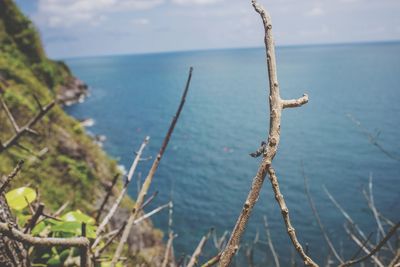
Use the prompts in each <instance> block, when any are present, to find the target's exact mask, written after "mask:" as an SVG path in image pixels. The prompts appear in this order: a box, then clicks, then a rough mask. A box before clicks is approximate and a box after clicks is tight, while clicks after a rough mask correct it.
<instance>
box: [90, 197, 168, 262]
mask: <svg viewBox="0 0 400 267" xmlns="http://www.w3.org/2000/svg"><path fill="white" fill-rule="evenodd" d="M169 205H170V203H167V204H165V205H162V206H160V207H158V208H156V209H154V210H152V211H150V212H149V213H146V214H145V215H143V216H142V217H140V218H138V219H136V220H134V221H133V222H132V223H131V224H129V221H128V222H127V224H126V226H125V229H124V231H123V233H122V237H121V239H120V241H119V243H118V247H120V246H121V247H123V246H124V245H125V243H126V241H127V240H128V236H129V233H130V230H131V229H128V227H130V228H132V226H134V225H136V224H138V223H140V222H142V221H144V220H146V219H148V218H150V217H151V216H153V215H154V214H156V213H158V212H160V211H162V210H163V209H165V208H167V207H169ZM92 247H95V246H94V245H93V246H92ZM118 254H119V255H118ZM120 255H121V252H119V251H118V249H117V250H116V251H115V253H114V257H113V259H115V258H116V261H115V264H116V262H118V260H119V258H120ZM111 265H112V262H111ZM114 266H115V265H114Z"/></svg>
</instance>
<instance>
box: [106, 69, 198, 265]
mask: <svg viewBox="0 0 400 267" xmlns="http://www.w3.org/2000/svg"><path fill="white" fill-rule="evenodd" d="M192 72H193V68H192V67H190V69H189V76H188V79H187V82H186V86H185V90H184V91H183V95H182V98H181V101H180V103H179V107H178V110H177V112H176V114H175V116H174V117H173V119H172V122H171V125H170V127H169V129H168V132H167V135H166V136H165V138H164V141H163V143H162V145H161V148H160V151H159V152H158V155H157V157H156V158H155V159H154V162H153V165H152V166H151V168H150V171H149V173H148V175H147V177H146V179H145V181H144V182H143V186H142V188H141V189H140V192H139V194H138V197H137V199H136V203H135V207H134V209H133V211H132V213H131V215H130V217H129V219H128V224H127V227H126V228H125V230H124V233H123V234H122V238H121V242H120V243H119V245H118V247H117V250H116V252H115V255H114V258H113V259H112V262H111V267H114V266H115V264H116V263H117V261H118V259H119V257H120V255H121V253H122V249H123V246H124V244H125V243H126V238H128V235H129V231H130V229H131V228H132V224H133V222H134V220H135V219H136V218H137V217H138V215H139V212H140V208H141V206H142V204H143V201H144V198H145V197H146V195H147V191H148V190H149V188H150V185H151V183H152V181H153V177H154V174H155V173H156V171H157V169H158V166H159V164H160V161H161V159H162V157H163V155H164V152H165V150H166V149H167V146H168V143H169V140H170V138H171V135H172V133H173V131H174V129H175V125H176V123H177V121H178V119H179V115H180V114H181V111H182V109H183V105H184V104H185V100H186V95H187V93H188V90H189V85H190V81H191V79H192ZM124 239H125V240H124Z"/></svg>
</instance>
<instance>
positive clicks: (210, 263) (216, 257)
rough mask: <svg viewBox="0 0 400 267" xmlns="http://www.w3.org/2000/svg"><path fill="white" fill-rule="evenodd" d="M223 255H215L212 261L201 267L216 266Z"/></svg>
mask: <svg viewBox="0 0 400 267" xmlns="http://www.w3.org/2000/svg"><path fill="white" fill-rule="evenodd" d="M221 254H222V253H218V254H217V255H215V256H214V257H212V258H211V259H209V260H208V261H207V262H206V263H204V264H203V265H201V267H211V266H214V265H215V264H217V263H218V262H219V260H220V258H221Z"/></svg>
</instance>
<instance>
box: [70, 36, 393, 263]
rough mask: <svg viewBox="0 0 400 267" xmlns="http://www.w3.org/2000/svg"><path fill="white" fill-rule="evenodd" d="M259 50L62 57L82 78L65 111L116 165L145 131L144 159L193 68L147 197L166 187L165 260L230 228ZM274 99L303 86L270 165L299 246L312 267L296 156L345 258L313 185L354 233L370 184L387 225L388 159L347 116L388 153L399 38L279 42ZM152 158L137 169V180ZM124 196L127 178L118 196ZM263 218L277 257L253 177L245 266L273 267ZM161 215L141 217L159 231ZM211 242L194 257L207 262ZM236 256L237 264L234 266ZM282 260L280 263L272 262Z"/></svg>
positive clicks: (251, 127) (279, 227) (279, 233)
mask: <svg viewBox="0 0 400 267" xmlns="http://www.w3.org/2000/svg"><path fill="white" fill-rule="evenodd" d="M264 55H265V51H264V49H261V48H260V49H236V50H215V51H197V52H180V53H161V54H147V55H124V56H107V57H92V58H79V59H69V60H67V63H68V64H69V66H70V67H71V68H72V70H73V72H74V73H75V74H76V75H77V76H78V77H80V78H81V79H83V80H84V81H85V82H87V83H88V84H89V85H90V88H91V90H90V91H91V96H90V97H89V98H88V99H87V101H86V102H85V103H83V104H80V105H74V106H72V107H68V108H67V112H68V113H69V114H71V115H73V116H74V117H77V118H93V119H94V120H95V122H96V123H95V125H94V126H93V127H92V128H89V129H88V131H90V132H92V133H94V134H102V135H106V136H107V141H106V142H105V144H104V148H105V149H106V151H107V152H109V154H110V155H112V156H113V157H115V158H117V159H118V160H119V161H120V163H121V164H123V165H124V166H126V168H128V167H129V166H130V163H131V161H132V160H133V157H134V151H135V150H136V149H137V148H138V147H139V146H140V144H141V142H142V140H143V138H144V137H145V136H146V135H150V136H151V141H150V145H149V147H148V149H147V150H146V152H145V155H146V156H153V157H154V156H155V155H156V153H157V151H158V149H159V147H160V145H161V142H162V139H163V137H164V135H165V133H166V131H167V129H168V126H169V123H170V120H171V118H172V116H173V115H174V113H175V110H176V108H177V105H178V102H179V99H180V96H181V93H182V89H183V87H184V84H185V81H186V79H187V73H188V69H189V66H193V67H194V72H193V79H192V84H191V88H190V91H189V95H188V98H187V102H186V105H185V107H184V110H183V112H182V115H181V118H180V120H179V122H178V124H177V127H176V130H175V132H174V134H173V137H172V139H171V142H170V145H169V147H168V149H167V152H166V154H165V156H164V158H163V160H162V162H161V165H160V167H159V170H158V172H157V174H156V176H155V180H154V183H153V185H152V187H151V191H152V192H153V191H155V190H159V191H160V193H159V196H158V197H157V200H156V201H155V202H154V203H153V204H152V206H151V207H148V210H150V209H152V208H154V207H156V206H157V205H160V204H163V203H166V202H167V201H168V200H169V198H170V194H171V190H172V191H173V196H172V197H173V201H174V204H175V207H174V225H173V228H174V231H175V232H176V233H178V234H179V237H178V238H177V239H176V240H175V251H176V255H177V257H179V255H181V254H182V253H186V254H191V253H192V252H193V250H194V249H195V247H196V245H197V243H198V241H199V240H200V238H201V236H202V235H203V234H204V233H206V232H207V230H208V229H209V228H210V227H215V229H216V231H217V233H218V235H222V233H223V232H224V231H225V230H229V231H230V230H231V229H232V227H233V226H234V224H235V221H236V218H237V216H238V214H239V212H240V210H241V208H242V204H243V202H244V200H245V198H246V196H247V193H248V190H249V188H250V184H251V180H252V178H253V176H254V175H255V173H256V170H257V167H258V164H259V163H260V159H253V158H251V157H250V156H249V155H248V153H249V152H253V151H254V150H255V149H257V147H258V146H259V144H260V142H261V141H262V140H264V139H265V138H266V136H267V130H268V125H269V124H268V123H269V115H268V105H267V76H266V66H265V61H264ZM277 60H278V76H279V82H280V87H281V95H282V97H283V98H295V97H299V96H301V95H302V94H303V92H307V93H308V94H309V96H310V102H309V103H308V104H307V105H305V106H303V107H302V108H297V109H289V110H285V111H284V114H283V119H282V129H281V132H282V135H281V144H280V147H279V151H278V154H277V156H276V158H275V161H274V165H275V168H276V171H277V175H278V177H279V180H280V183H281V190H282V192H283V194H284V196H285V199H286V201H287V204H288V206H289V209H290V212H291V216H292V220H293V223H294V226H295V228H296V230H297V233H298V237H299V239H300V241H301V242H303V243H304V244H305V243H308V247H309V250H310V251H311V255H312V256H314V257H315V258H316V259H317V260H318V261H320V262H321V261H322V260H323V259H324V258H325V256H326V255H327V251H328V250H327V248H326V246H325V243H324V241H323V237H322V235H321V234H320V232H319V229H318V226H317V225H316V222H315V220H314V218H313V216H312V213H311V210H310V207H309V204H308V202H307V198H306V196H305V193H304V182H303V176H302V167H301V166H302V162H303V163H304V167H305V171H306V174H307V176H308V177H309V184H310V190H311V193H312V196H313V198H314V200H315V202H316V206H317V208H318V210H319V212H320V215H321V220H322V221H323V223H324V225H325V227H326V228H327V229H328V232H329V234H330V236H331V237H332V239H333V241H334V243H335V245H336V246H337V248H338V249H340V248H342V250H343V253H344V254H345V255H346V256H347V257H350V256H351V255H353V253H354V246H353V244H352V243H351V241H350V240H349V239H348V238H347V237H346V235H345V232H344V230H343V223H344V218H343V217H342V216H341V214H340V213H339V212H338V211H337V210H336V209H335V208H334V206H333V205H332V203H331V202H330V201H329V199H328V197H327V196H326V194H325V193H324V191H323V190H322V187H323V185H325V186H326V187H327V188H328V190H329V191H330V192H331V193H332V194H333V195H334V196H335V197H336V199H337V200H338V202H339V203H340V204H341V205H342V206H343V207H344V208H345V209H346V210H347V211H348V212H349V213H351V215H352V216H353V219H354V220H355V221H356V222H357V223H358V224H359V225H360V227H361V228H362V229H363V230H364V232H366V233H370V232H376V225H375V222H374V220H373V216H372V215H371V213H370V211H369V210H368V208H367V204H366V201H365V199H364V197H363V194H362V189H363V188H364V187H366V186H367V185H368V177H369V176H370V174H372V176H373V181H374V184H373V185H374V187H373V189H374V196H375V202H376V206H377V207H378V209H379V210H380V211H381V212H382V213H383V214H384V215H385V216H387V217H389V218H391V219H393V220H399V218H400V204H399V203H400V162H399V161H396V160H393V159H391V158H389V157H387V156H386V155H385V154H383V153H382V152H381V151H380V150H379V149H377V148H376V147H375V146H373V145H371V144H370V143H369V141H368V138H367V137H366V136H365V135H364V134H363V132H362V130H361V129H360V128H358V127H357V126H356V125H355V124H354V123H353V122H352V121H351V120H350V119H349V118H348V117H347V116H346V115H347V114H351V115H352V116H354V117H355V118H357V120H359V121H360V122H361V123H362V125H363V127H365V128H366V129H367V130H368V131H370V132H371V133H372V134H374V133H376V132H377V131H380V135H379V139H378V141H379V143H380V144H381V145H382V147H384V148H385V149H386V150H387V151H389V152H390V153H392V154H394V155H397V156H398V157H400V138H399V134H400V105H399V101H400V43H382V44H357V45H334V46H308V47H282V48H278V49H277ZM150 165H151V161H148V162H144V163H143V164H141V165H140V167H139V171H140V172H142V173H143V177H145V176H146V174H147V170H148V169H149V167H150ZM136 193H137V189H136V183H135V182H133V183H132V185H131V188H130V194H131V195H132V196H135V195H136ZM263 215H267V216H268V218H269V223H270V227H271V231H272V238H273V241H274V243H275V247H276V248H277V251H278V252H279V254H280V257H281V261H282V262H288V260H289V258H290V250H291V245H290V242H289V238H288V236H287V235H286V232H285V229H284V227H283V221H282V217H281V215H280V212H279V209H278V207H277V203H276V202H275V199H274V196H273V192H272V189H271V186H270V183H269V180H266V183H265V185H264V188H263V190H262V194H261V196H260V199H259V201H258V203H257V205H256V207H255V209H254V212H253V214H252V217H251V220H250V222H249V227H248V228H247V231H246V235H245V238H244V239H245V241H244V242H251V240H252V239H253V238H254V236H255V234H256V232H257V231H259V232H260V239H261V241H262V242H261V244H260V245H259V246H258V247H257V249H256V251H255V258H256V261H257V262H258V263H263V264H260V265H262V266H272V263H273V261H272V258H271V255H270V253H269V252H266V251H267V247H266V245H265V244H264V243H263V242H264V241H265V240H266V237H265V234H264V228H263ZM167 220H168V215H167V212H163V213H162V214H158V215H156V216H155V217H153V222H154V224H155V225H156V226H157V227H160V228H161V229H163V230H166V229H167ZM214 253H215V248H214V247H213V245H212V242H209V246H208V247H207V249H206V252H205V257H208V256H212V254H214ZM243 254H244V249H242V250H241V251H240V255H242V256H240V257H239V258H238V259H237V260H238V263H239V265H246V264H245V263H244V257H243ZM284 265H285V264H284Z"/></svg>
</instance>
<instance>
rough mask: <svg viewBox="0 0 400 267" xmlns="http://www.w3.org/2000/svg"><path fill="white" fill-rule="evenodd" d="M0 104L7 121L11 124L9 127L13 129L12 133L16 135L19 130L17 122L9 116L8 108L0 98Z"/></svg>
mask: <svg viewBox="0 0 400 267" xmlns="http://www.w3.org/2000/svg"><path fill="white" fill-rule="evenodd" d="M0 103H1V105H2V107H3V109H4V111H5V112H6V115H7V117H8V120H9V121H10V122H11V125H12V127H13V129H14V132H15V133H18V132H19V131H20V130H19V126H18V124H17V122H16V121H15V119H14V116H13V115H12V114H11V111H10V110H9V109H8V107H7V105H6V103H5V102H4V100H3V98H1V97H0Z"/></svg>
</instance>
